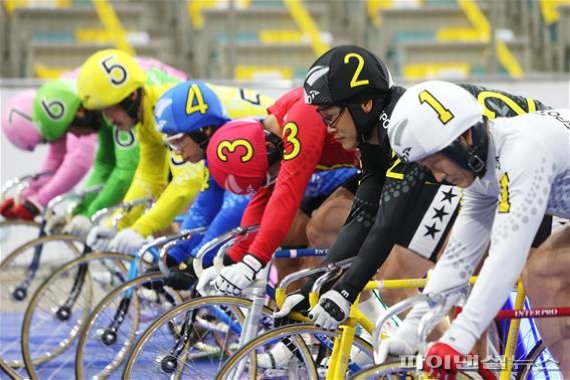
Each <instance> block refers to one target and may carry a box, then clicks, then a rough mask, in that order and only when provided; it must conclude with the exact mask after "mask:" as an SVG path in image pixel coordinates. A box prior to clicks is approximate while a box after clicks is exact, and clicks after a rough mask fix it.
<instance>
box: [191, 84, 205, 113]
mask: <svg viewBox="0 0 570 380" xmlns="http://www.w3.org/2000/svg"><path fill="white" fill-rule="evenodd" d="M206 111H208V105H207V104H206V103H204V95H202V91H200V86H198V85H197V84H196V83H194V84H192V85H191V86H190V88H189V89H188V96H187V97H186V115H191V114H193V113H194V112H200V114H202V115H203V114H205V113H206Z"/></svg>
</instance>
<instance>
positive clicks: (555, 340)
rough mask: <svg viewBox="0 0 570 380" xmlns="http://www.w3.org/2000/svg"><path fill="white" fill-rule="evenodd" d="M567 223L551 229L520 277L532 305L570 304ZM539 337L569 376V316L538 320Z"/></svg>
mask: <svg viewBox="0 0 570 380" xmlns="http://www.w3.org/2000/svg"><path fill="white" fill-rule="evenodd" d="M569 253H570V226H565V227H562V229H560V230H558V231H556V232H554V233H553V234H552V235H551V236H550V237H549V238H548V239H547V240H546V241H545V242H544V243H543V244H542V245H541V246H540V247H539V248H538V249H537V250H536V252H535V253H534V254H533V255H532V256H531V257H530V259H529V260H528V262H527V264H526V266H525V269H524V271H523V275H522V279H523V284H524V286H525V289H526V292H527V296H528V298H529V300H530V302H531V305H532V306H533V307H555V306H568V305H570V290H569V289H570V254H569ZM536 323H537V325H538V327H539V329H540V333H541V335H542V339H543V340H544V342H545V344H546V346H547V347H548V349H549V350H550V352H551V353H552V356H553V357H554V358H555V359H556V360H557V361H558V362H559V363H560V366H561V370H562V371H563V375H564V376H565V377H570V362H569V361H568V359H567V358H568V357H569V356H570V318H554V319H543V320H541V319H537V320H536Z"/></svg>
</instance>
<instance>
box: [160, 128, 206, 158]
mask: <svg viewBox="0 0 570 380" xmlns="http://www.w3.org/2000/svg"><path fill="white" fill-rule="evenodd" d="M166 143H167V144H168V146H170V148H171V149H172V150H174V151H175V152H176V154H178V155H180V156H181V157H182V159H183V160H184V161H189V162H191V163H193V164H195V163H197V162H199V161H201V160H203V159H204V158H205V155H204V151H203V150H202V148H200V146H199V145H198V144H197V143H196V142H195V141H194V140H193V139H192V138H191V137H190V136H188V135H187V134H182V135H181V136H177V135H175V136H171V137H167V138H166Z"/></svg>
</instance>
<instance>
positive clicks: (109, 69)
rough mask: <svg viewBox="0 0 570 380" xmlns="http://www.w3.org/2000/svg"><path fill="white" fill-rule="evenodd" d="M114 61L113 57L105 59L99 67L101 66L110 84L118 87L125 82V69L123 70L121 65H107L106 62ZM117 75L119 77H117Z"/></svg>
mask: <svg viewBox="0 0 570 380" xmlns="http://www.w3.org/2000/svg"><path fill="white" fill-rule="evenodd" d="M112 59H115V57H113V56H111V57H107V58H105V59H104V60H103V61H101V66H103V70H105V73H107V75H108V76H109V79H110V80H111V83H113V84H114V85H116V86H119V85H121V84H123V83H125V81H126V80H127V69H125V68H124V67H123V66H122V65H121V64H118V63H115V64H114V65H113V64H111V65H109V64H108V63H107V62H109V61H110V60H112ZM117 75H120V76H119V77H117Z"/></svg>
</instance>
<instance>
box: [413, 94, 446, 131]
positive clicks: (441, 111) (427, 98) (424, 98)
mask: <svg viewBox="0 0 570 380" xmlns="http://www.w3.org/2000/svg"><path fill="white" fill-rule="evenodd" d="M419 98H420V104H424V103H427V105H428V106H430V107H431V108H432V109H433V110H434V111H435V113H437V117H438V118H439V121H441V122H442V123H443V125H445V124H447V123H449V122H450V121H451V120H453V118H454V117H455V115H453V113H452V112H451V111H450V110H448V109H447V108H445V107H444V106H443V105H442V104H441V102H440V101H439V100H437V99H436V97H435V96H433V95H432V94H431V92H429V91H428V90H423V91H422V92H420V94H419Z"/></svg>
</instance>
